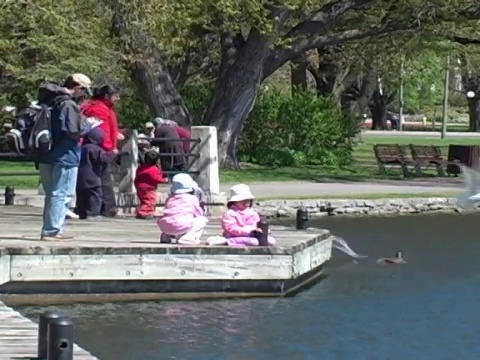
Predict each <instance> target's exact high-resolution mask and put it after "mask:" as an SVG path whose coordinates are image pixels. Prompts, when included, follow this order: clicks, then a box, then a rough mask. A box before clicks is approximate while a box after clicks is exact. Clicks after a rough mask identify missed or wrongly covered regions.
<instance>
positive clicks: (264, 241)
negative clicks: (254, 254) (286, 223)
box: [257, 221, 268, 246]
mask: <svg viewBox="0 0 480 360" xmlns="http://www.w3.org/2000/svg"><path fill="white" fill-rule="evenodd" d="M257 227H258V228H259V229H261V230H262V232H261V233H258V245H259V246H268V223H267V222H265V221H259V222H258V224H257Z"/></svg>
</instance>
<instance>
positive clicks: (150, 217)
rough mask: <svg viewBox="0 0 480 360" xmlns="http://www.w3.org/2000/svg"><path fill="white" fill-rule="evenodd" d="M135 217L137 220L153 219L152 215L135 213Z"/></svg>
mask: <svg viewBox="0 0 480 360" xmlns="http://www.w3.org/2000/svg"><path fill="white" fill-rule="evenodd" d="M136 218H137V219H139V220H153V219H154V216H153V215H146V216H144V215H137V216H136Z"/></svg>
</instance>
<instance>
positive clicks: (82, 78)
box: [70, 73, 92, 96]
mask: <svg viewBox="0 0 480 360" xmlns="http://www.w3.org/2000/svg"><path fill="white" fill-rule="evenodd" d="M70 77H71V78H72V80H73V81H74V82H76V83H77V84H78V85H80V86H81V87H83V88H85V90H86V91H87V93H88V95H90V96H92V80H90V78H89V77H88V76H87V75H85V74H80V73H76V74H72V75H70Z"/></svg>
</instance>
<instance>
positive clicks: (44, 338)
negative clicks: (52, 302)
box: [37, 310, 64, 359]
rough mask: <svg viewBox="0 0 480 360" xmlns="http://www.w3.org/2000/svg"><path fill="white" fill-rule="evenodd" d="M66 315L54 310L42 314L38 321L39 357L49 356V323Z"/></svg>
mask: <svg viewBox="0 0 480 360" xmlns="http://www.w3.org/2000/svg"><path fill="white" fill-rule="evenodd" d="M61 317H64V315H63V314H62V313H59V312H57V311H53V310H47V311H45V312H44V313H43V314H41V315H40V318H39V321H38V347H37V357H38V358H39V359H46V358H47V349H48V324H49V323H50V322H51V321H52V320H55V319H58V318H61Z"/></svg>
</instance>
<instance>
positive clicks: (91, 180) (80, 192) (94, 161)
mask: <svg viewBox="0 0 480 360" xmlns="http://www.w3.org/2000/svg"><path fill="white" fill-rule="evenodd" d="M104 136H105V135H104V133H103V131H102V129H100V128H95V129H93V130H92V131H91V132H90V133H89V134H88V135H87V136H85V137H84V139H83V143H82V153H81V157H80V165H79V167H78V177H77V189H76V198H77V206H76V210H77V213H78V215H79V217H80V219H87V218H94V219H98V218H100V210H101V207H102V201H103V192H102V176H103V175H104V172H105V170H106V168H107V165H108V164H109V163H112V162H113V161H114V160H115V157H116V155H115V154H114V153H113V152H106V151H105V150H103V149H102V148H101V147H100V144H101V143H102V141H103V138H104Z"/></svg>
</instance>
